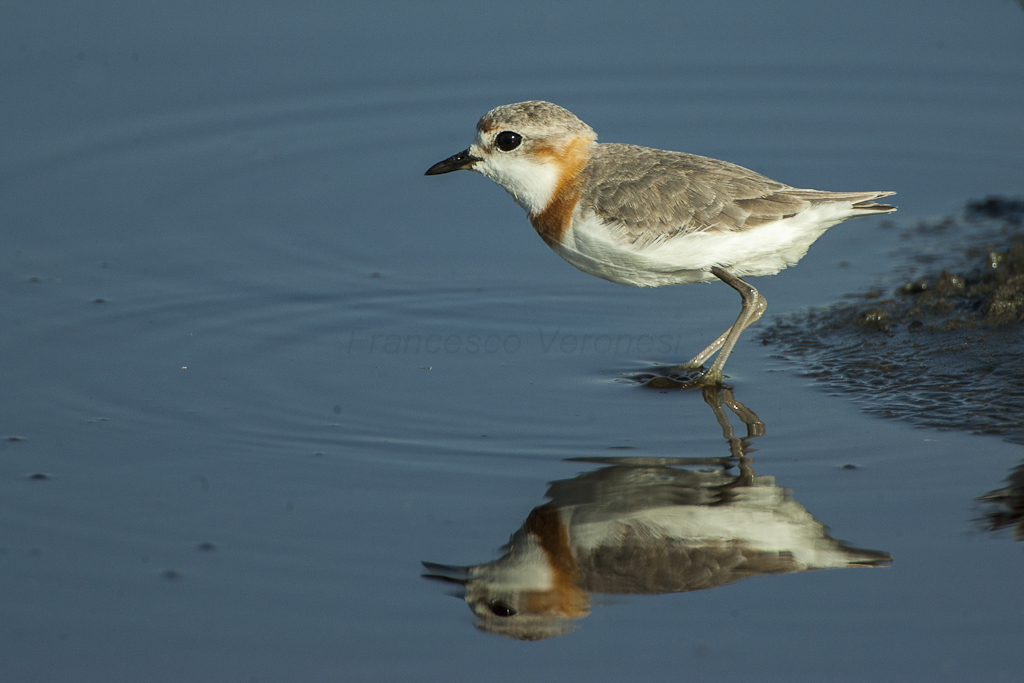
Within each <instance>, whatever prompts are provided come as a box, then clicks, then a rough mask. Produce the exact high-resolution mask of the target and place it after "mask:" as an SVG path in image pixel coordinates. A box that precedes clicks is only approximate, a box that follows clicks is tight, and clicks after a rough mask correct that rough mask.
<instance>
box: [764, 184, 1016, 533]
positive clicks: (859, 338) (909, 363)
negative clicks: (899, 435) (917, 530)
mask: <svg viewBox="0 0 1024 683" xmlns="http://www.w3.org/2000/svg"><path fill="white" fill-rule="evenodd" d="M901 240H902V241H904V242H906V244H907V248H906V253H913V254H914V256H913V257H910V258H909V259H908V260H907V261H906V262H905V263H902V264H900V265H899V266H898V267H897V268H896V270H895V271H894V272H893V274H891V275H890V276H889V278H888V282H887V284H886V285H885V286H883V287H876V288H873V289H870V290H868V291H866V292H863V293H860V294H855V295H851V296H850V297H849V298H850V301H849V302H845V303H841V304H836V305H833V306H830V307H827V308H819V309H813V310H810V311H806V312H802V313H799V314H795V315H792V316H789V317H786V318H782V319H779V320H777V321H776V322H774V323H773V324H772V326H771V327H769V328H768V329H767V330H766V331H765V332H764V333H763V334H762V336H761V342H762V343H763V344H765V345H769V346H772V347H774V349H775V353H774V355H775V356H776V357H778V358H782V359H784V360H786V361H790V362H793V363H794V364H796V365H798V366H799V367H800V368H801V369H802V370H803V372H804V373H805V374H806V375H808V376H811V377H814V378H815V379H816V380H817V381H818V382H819V383H820V384H823V385H826V386H828V387H830V388H833V389H838V390H841V391H844V392H850V393H851V394H852V395H854V397H855V398H857V399H858V401H859V402H860V403H861V406H862V407H863V408H864V410H866V411H867V412H869V413H875V414H879V415H883V416H886V417H895V418H901V419H906V420H909V421H911V422H913V423H915V424H919V425H925V426H930V427H936V428H939V429H962V430H968V431H971V432H976V433H983V434H997V435H1000V436H1002V437H1004V438H1005V439H1007V440H1009V441H1012V442H1015V443H1021V444H1024V198H1018V199H1007V198H1003V197H989V198H987V199H985V200H982V201H977V202H971V203H969V204H968V205H967V207H966V208H965V210H964V212H963V214H962V215H960V216H955V217H947V218H944V219H941V220H937V221H928V222H922V223H921V224H919V225H917V226H915V227H914V228H912V229H910V230H907V231H905V232H904V233H903V234H902V235H901ZM1022 492H1024V463H1022V464H1021V465H1020V466H1018V467H1016V468H1015V469H1014V470H1013V471H1011V472H1010V474H1009V476H1008V477H1007V478H1006V481H1005V482H1004V486H1003V487H1001V488H997V489H995V490H993V491H991V492H989V493H987V494H985V495H983V496H981V497H980V498H979V499H978V507H979V508H980V510H981V513H982V514H981V517H980V518H979V522H980V523H981V525H982V526H983V527H985V528H986V529H989V530H991V531H997V530H1000V529H1012V533H1013V535H1014V538H1015V539H1016V540H1018V541H1019V540H1021V539H1024V493H1022Z"/></svg>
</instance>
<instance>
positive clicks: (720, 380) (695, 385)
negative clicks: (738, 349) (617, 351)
mask: <svg viewBox="0 0 1024 683" xmlns="http://www.w3.org/2000/svg"><path fill="white" fill-rule="evenodd" d="M636 379H637V380H639V381H640V383H641V384H643V385H644V386H646V387H650V388H652V389H703V388H705V387H724V386H726V384H725V375H723V374H722V373H721V371H717V372H715V371H714V369H711V370H705V369H704V368H703V367H701V366H697V367H693V366H692V365H689V364H686V365H678V366H676V367H673V368H668V370H667V372H666V373H665V374H661V373H658V374H654V373H644V374H640V375H637V376H636Z"/></svg>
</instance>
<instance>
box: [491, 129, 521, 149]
mask: <svg viewBox="0 0 1024 683" xmlns="http://www.w3.org/2000/svg"><path fill="white" fill-rule="evenodd" d="M522 141H523V136H522V135H520V134H519V133H513V132H512V131H510V130H506V131H502V132H500V133H498V136H497V137H496V138H494V144H495V145H497V146H498V149H500V150H501V151H502V152H511V151H512V150H514V149H515V148H516V147H518V146H519V145H520V143H522Z"/></svg>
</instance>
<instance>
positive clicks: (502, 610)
mask: <svg viewBox="0 0 1024 683" xmlns="http://www.w3.org/2000/svg"><path fill="white" fill-rule="evenodd" d="M513 135H515V133H513ZM516 137H519V136H516ZM488 607H489V608H490V610H491V612H493V613H494V615H495V616H498V617H514V616H515V615H516V611H515V610H514V609H512V606H511V605H509V604H508V603H507V602H502V601H501V600H495V601H494V602H492V603H491V604H489V605H488Z"/></svg>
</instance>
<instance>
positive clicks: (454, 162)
mask: <svg viewBox="0 0 1024 683" xmlns="http://www.w3.org/2000/svg"><path fill="white" fill-rule="evenodd" d="M478 161H480V157H475V156H473V155H472V154H470V153H469V150H468V149H464V150H462V151H461V152H459V153H458V154H453V155H452V156H450V157H448V158H447V159H445V160H444V161H439V162H437V163H436V164H434V165H433V166H431V167H430V168H428V169H427V172H426V173H424V174H423V175H441V174H442V173H451V172H452V171H458V170H461V169H463V168H470V167H471V166H472V165H473V164H475V163H476V162H478Z"/></svg>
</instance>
